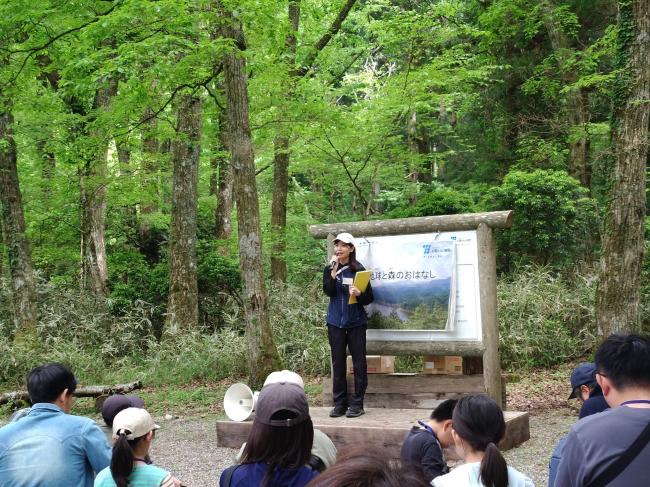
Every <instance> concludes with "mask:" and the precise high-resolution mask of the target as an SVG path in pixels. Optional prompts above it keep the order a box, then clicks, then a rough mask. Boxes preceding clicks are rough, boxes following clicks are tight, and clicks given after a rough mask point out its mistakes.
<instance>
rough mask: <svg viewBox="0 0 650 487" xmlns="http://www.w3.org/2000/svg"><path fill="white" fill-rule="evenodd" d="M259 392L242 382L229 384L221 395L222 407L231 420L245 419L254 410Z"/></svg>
mask: <svg viewBox="0 0 650 487" xmlns="http://www.w3.org/2000/svg"><path fill="white" fill-rule="evenodd" d="M259 395H260V393H259V392H257V391H255V392H253V391H252V390H251V388H250V387H248V386H247V385H246V384H243V383H242V382H238V383H237V384H233V385H231V386H230V387H229V388H228V390H227V391H226V395H225V396H223V408H224V410H225V411H226V416H228V418H230V420H231V421H246V420H247V419H248V418H250V417H251V414H253V411H255V405H256V404H257V397H258V396H259Z"/></svg>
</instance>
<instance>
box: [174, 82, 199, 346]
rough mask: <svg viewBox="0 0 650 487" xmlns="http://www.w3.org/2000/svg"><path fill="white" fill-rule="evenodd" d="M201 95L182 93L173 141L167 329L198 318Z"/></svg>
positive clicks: (191, 324) (185, 325)
mask: <svg viewBox="0 0 650 487" xmlns="http://www.w3.org/2000/svg"><path fill="white" fill-rule="evenodd" d="M202 121H203V120H202V109H201V99H200V98H199V96H198V95H195V94H184V95H183V96H182V97H181V99H180V102H179V104H178V110H177V125H178V127H177V129H176V130H177V137H176V138H175V139H174V141H173V142H172V171H173V172H172V214H171V229H170V241H169V262H170V272H169V301H168V305H167V326H166V332H167V333H169V334H175V333H177V332H179V331H180V330H187V329H191V328H195V327H196V326H197V324H198V320H199V301H198V284H197V273H196V218H197V204H198V200H197V181H198V172H199V157H200V155H201V124H202Z"/></svg>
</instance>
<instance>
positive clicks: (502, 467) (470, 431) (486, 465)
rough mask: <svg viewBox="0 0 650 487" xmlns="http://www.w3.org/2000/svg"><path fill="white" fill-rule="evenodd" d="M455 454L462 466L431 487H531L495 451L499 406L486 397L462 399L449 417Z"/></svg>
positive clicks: (501, 428) (500, 430) (502, 428)
mask: <svg viewBox="0 0 650 487" xmlns="http://www.w3.org/2000/svg"><path fill="white" fill-rule="evenodd" d="M452 427H453V429H452V435H453V437H454V443H455V444H456V453H457V454H458V456H460V457H461V458H462V459H463V460H464V461H465V463H464V464H463V465H460V466H458V467H456V468H455V469H453V470H452V471H451V472H450V473H448V474H446V475H441V476H440V477H436V478H435V479H433V481H432V482H431V485H433V486H434V487H506V486H507V487H533V482H532V480H530V479H529V478H528V477H526V476H525V475H523V474H522V473H520V472H518V471H517V470H515V469H514V468H512V467H508V465H507V464H506V460H505V459H504V458H503V456H502V455H501V452H500V451H499V449H498V448H497V443H499V441H501V439H502V438H503V436H504V435H505V433H506V422H505V420H504V419H503V411H501V408H500V407H499V405H498V404H497V403H496V402H494V400H493V399H490V398H489V397H488V396H484V395H476V396H466V397H463V398H462V399H460V400H459V401H458V403H457V404H456V407H455V408H454V413H453V417H452Z"/></svg>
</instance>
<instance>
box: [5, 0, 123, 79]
mask: <svg viewBox="0 0 650 487" xmlns="http://www.w3.org/2000/svg"><path fill="white" fill-rule="evenodd" d="M123 1H124V0H116V1H115V3H114V4H113V5H112V6H111V7H110V8H109V9H108V10H106V11H105V12H101V13H100V14H98V15H96V16H95V17H94V18H92V19H91V20H89V21H88V22H85V23H83V24H81V25H78V26H76V27H72V28H70V29H68V30H64V31H63V32H59V33H58V34H57V35H55V36H53V37H50V38H49V39H48V40H47V41H46V42H44V43H43V44H41V45H39V46H34V47H30V48H26V49H14V50H11V51H9V55H10V56H11V54H18V53H23V52H26V53H27V56H25V59H23V62H22V63H21V65H20V68H19V69H18V72H17V73H16V74H15V75H14V76H13V77H12V78H11V80H9V81H8V82H7V83H6V84H5V85H3V87H5V86H8V85H12V84H13V83H15V82H16V80H17V79H18V76H20V74H21V73H22V72H23V69H25V66H26V65H27V61H29V59H30V58H31V57H32V56H33V55H35V54H37V53H39V52H41V51H43V50H45V49H47V48H48V47H49V46H51V45H52V44H54V43H55V42H56V41H58V40H59V39H61V38H62V37H65V36H67V35H68V34H72V33H73V32H78V31H80V30H83V29H85V28H86V27H88V26H89V25H91V24H94V23H95V22H97V21H99V19H101V18H102V17H105V16H107V15H108V14H110V13H111V12H113V11H114V10H115V9H116V8H117V7H118V6H119V5H120V4H121V3H122V2H123Z"/></svg>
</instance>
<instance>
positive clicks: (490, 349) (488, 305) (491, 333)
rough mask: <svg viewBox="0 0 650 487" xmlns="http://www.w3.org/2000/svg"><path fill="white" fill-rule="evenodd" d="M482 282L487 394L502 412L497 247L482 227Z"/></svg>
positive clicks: (488, 230) (479, 231) (489, 231)
mask: <svg viewBox="0 0 650 487" xmlns="http://www.w3.org/2000/svg"><path fill="white" fill-rule="evenodd" d="M476 237H477V243H478V276H479V277H478V278H479V295H480V298H481V328H482V330H483V346H484V347H485V352H484V353H483V378H484V380H485V390H486V392H487V393H488V395H489V396H490V397H491V398H492V399H494V400H495V401H496V402H497V403H498V404H499V406H501V407H502V408H503V407H504V406H505V404H503V400H502V390H503V388H502V385H501V362H500V359H499V324H498V322H497V282H496V265H497V264H496V243H495V240H494V234H493V232H492V229H491V228H490V227H489V226H488V225H487V224H485V223H479V225H478V228H477V229H476Z"/></svg>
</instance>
